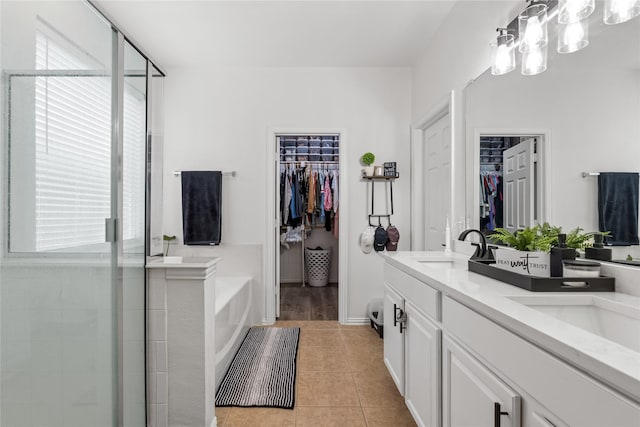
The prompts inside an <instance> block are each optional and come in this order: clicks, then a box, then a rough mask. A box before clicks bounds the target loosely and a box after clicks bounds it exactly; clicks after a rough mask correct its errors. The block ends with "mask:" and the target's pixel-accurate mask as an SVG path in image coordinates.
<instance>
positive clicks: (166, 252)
mask: <svg viewBox="0 0 640 427" xmlns="http://www.w3.org/2000/svg"><path fill="white" fill-rule="evenodd" d="M176 239H177V237H176V236H169V235H167V234H165V235H163V236H162V240H164V241H165V242H167V249H166V250H165V251H164V256H165V257H166V256H169V246H171V242H173V241H174V240H176Z"/></svg>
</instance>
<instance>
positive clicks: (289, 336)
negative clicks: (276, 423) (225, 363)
mask: <svg viewBox="0 0 640 427" xmlns="http://www.w3.org/2000/svg"><path fill="white" fill-rule="evenodd" d="M299 337H300V328H251V329H250V330H249V332H248V333H247V336H246V337H245V339H244V341H243V342H242V345H241V346H240V349H239V350H238V353H237V354H236V356H235V358H234V359H233V361H232V362H231V366H230V367H229V370H228V371H227V374H226V375H225V376H224V379H223V380H222V383H220V387H219V388H218V391H217V393H216V406H260V407H270V408H285V409H293V403H294V400H295V381H296V353H297V351H298V338H299Z"/></svg>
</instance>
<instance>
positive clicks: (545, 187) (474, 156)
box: [467, 128, 552, 229]
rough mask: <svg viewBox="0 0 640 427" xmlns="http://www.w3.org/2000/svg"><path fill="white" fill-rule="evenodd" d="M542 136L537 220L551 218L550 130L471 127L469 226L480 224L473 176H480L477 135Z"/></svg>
mask: <svg viewBox="0 0 640 427" xmlns="http://www.w3.org/2000/svg"><path fill="white" fill-rule="evenodd" d="M488 135H490V136H542V139H543V140H542V141H541V142H542V143H541V144H539V146H538V152H537V154H538V156H539V158H538V165H539V170H538V178H539V182H540V189H541V192H539V193H538V203H539V204H540V218H538V222H539V223H540V224H542V223H544V222H551V209H550V195H551V179H550V177H549V176H548V174H549V172H550V171H551V170H552V168H551V156H550V152H551V147H552V146H551V130H550V129H546V128H474V129H473V133H472V136H471V135H469V136H468V138H471V140H468V141H467V155H468V156H469V157H467V159H470V160H467V165H468V167H469V168H470V169H471V170H472V171H473V173H472V174H470V175H469V177H468V178H467V203H468V206H469V207H470V208H469V209H467V218H471V222H470V226H471V227H472V228H475V229H479V227H480V218H479V217H478V212H477V209H476V207H477V206H480V192H479V191H478V185H477V181H476V177H478V176H480V137H481V136H488Z"/></svg>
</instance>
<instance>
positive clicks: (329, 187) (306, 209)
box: [276, 134, 340, 320]
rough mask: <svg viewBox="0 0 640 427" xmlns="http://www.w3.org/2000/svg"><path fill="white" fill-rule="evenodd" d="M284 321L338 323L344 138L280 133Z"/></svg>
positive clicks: (278, 265)
mask: <svg viewBox="0 0 640 427" xmlns="http://www.w3.org/2000/svg"><path fill="white" fill-rule="evenodd" d="M276 142H277V147H278V150H279V155H278V168H277V175H278V176H277V180H278V182H279V202H280V203H279V212H278V215H279V227H278V229H279V236H278V239H279V242H280V245H279V246H280V251H279V257H278V259H277V261H276V269H278V275H277V277H278V282H279V283H278V285H279V286H278V288H279V289H278V290H277V292H278V291H279V307H278V309H277V313H276V314H277V315H278V318H279V319H281V320H337V319H338V271H339V267H340V266H339V265H338V264H339V262H338V260H339V253H338V232H339V225H338V224H339V217H340V206H339V193H340V136H339V135H337V134H331V135H278V136H276Z"/></svg>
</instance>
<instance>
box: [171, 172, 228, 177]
mask: <svg viewBox="0 0 640 427" xmlns="http://www.w3.org/2000/svg"><path fill="white" fill-rule="evenodd" d="M181 173H182V172H181V171H173V176H180V174H181ZM222 175H225V176H233V177H235V176H236V175H237V173H236V171H231V172H222Z"/></svg>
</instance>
